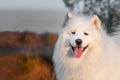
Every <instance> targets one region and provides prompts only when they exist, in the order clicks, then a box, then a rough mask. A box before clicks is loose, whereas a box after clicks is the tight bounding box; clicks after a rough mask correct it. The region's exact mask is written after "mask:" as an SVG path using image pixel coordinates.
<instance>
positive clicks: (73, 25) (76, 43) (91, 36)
mask: <svg viewBox="0 0 120 80" xmlns="http://www.w3.org/2000/svg"><path fill="white" fill-rule="evenodd" d="M94 18H97V17H96V16H95V17H94ZM92 19H93V18H92ZM97 19H98V18H97ZM97 19H95V20H97ZM95 26H96V27H95ZM97 26H98V23H97V22H95V23H94V22H92V20H90V21H78V20H73V21H72V22H70V24H68V25H67V28H66V29H67V30H68V32H67V33H68V35H69V38H68V40H67V41H68V42H69V46H70V47H71V49H72V51H73V55H74V57H76V58H80V57H81V56H84V55H86V53H87V52H88V51H89V49H90V47H91V46H92V45H94V43H95V37H97V36H96V34H97V33H96V32H99V27H97Z"/></svg>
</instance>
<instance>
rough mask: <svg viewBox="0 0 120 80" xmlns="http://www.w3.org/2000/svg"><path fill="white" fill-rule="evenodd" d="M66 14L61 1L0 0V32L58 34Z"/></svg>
mask: <svg viewBox="0 0 120 80" xmlns="http://www.w3.org/2000/svg"><path fill="white" fill-rule="evenodd" d="M66 12H67V9H66V7H65V5H64V3H63V1H62V0H0V31H34V32H38V33H41V32H45V31H48V32H58V30H59V29H61V27H62V26H61V25H62V23H63V21H64V17H65V14H66Z"/></svg>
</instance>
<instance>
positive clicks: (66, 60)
mask: <svg viewBox="0 0 120 80" xmlns="http://www.w3.org/2000/svg"><path fill="white" fill-rule="evenodd" d="M68 17H69V21H68V22H67V24H66V27H65V28H64V29H63V30H62V31H61V33H60V34H59V38H58V40H57V43H56V46H55V50H54V54H53V62H54V66H55V72H56V77H57V80H120V47H119V46H118V44H117V43H115V41H114V38H113V37H110V36H108V35H107V34H106V32H105V31H104V29H102V27H101V22H100V20H99V18H98V17H97V16H96V15H94V16H93V17H92V18H91V19H86V18H84V17H78V16H74V15H72V14H71V13H68Z"/></svg>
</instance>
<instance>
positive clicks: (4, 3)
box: [0, 0, 66, 11]
mask: <svg viewBox="0 0 120 80" xmlns="http://www.w3.org/2000/svg"><path fill="white" fill-rule="evenodd" d="M0 9H2V10H4V9H6V10H10V9H14V10H23V9H25V10H57V11H59V10H62V11H64V10H66V9H65V6H64V4H63V1H62V0H0Z"/></svg>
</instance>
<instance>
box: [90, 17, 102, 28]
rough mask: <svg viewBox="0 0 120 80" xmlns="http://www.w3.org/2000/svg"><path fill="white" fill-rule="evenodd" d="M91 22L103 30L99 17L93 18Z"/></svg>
mask: <svg viewBox="0 0 120 80" xmlns="http://www.w3.org/2000/svg"><path fill="white" fill-rule="evenodd" d="M91 22H92V23H93V24H94V25H95V26H96V27H97V29H99V30H101V21H100V19H99V18H98V16H97V15H93V16H92V18H91Z"/></svg>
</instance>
